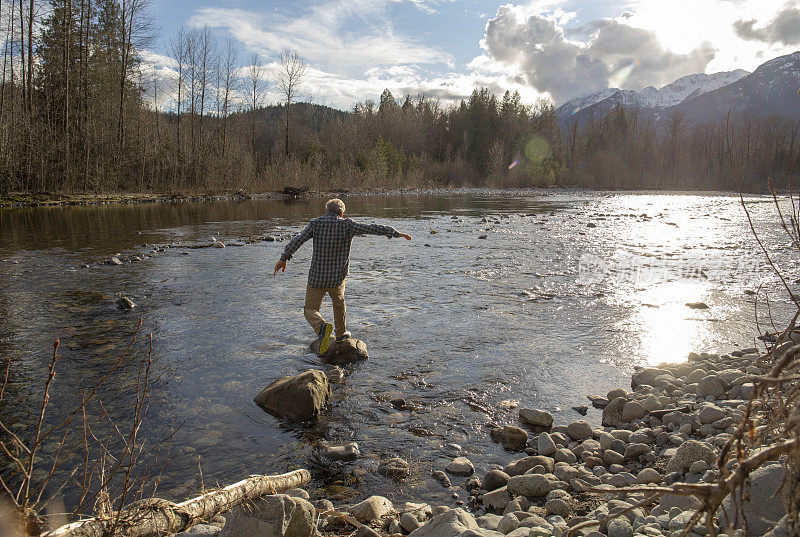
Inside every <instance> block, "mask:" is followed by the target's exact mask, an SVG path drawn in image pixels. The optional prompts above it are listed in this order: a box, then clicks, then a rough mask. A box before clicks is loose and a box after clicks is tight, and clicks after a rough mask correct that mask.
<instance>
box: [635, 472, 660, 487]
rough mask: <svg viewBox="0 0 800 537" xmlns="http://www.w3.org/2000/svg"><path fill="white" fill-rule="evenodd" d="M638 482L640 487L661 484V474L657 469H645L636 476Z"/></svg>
mask: <svg viewBox="0 0 800 537" xmlns="http://www.w3.org/2000/svg"><path fill="white" fill-rule="evenodd" d="M636 482H637V483H639V484H640V485H645V484H647V483H661V474H660V473H658V470H656V469H655V468H644V469H643V470H642V471H641V472H639V475H637V476H636Z"/></svg>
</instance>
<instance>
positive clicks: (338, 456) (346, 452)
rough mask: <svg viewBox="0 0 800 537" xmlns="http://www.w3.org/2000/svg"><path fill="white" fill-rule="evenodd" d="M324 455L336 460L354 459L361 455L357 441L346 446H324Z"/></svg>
mask: <svg viewBox="0 0 800 537" xmlns="http://www.w3.org/2000/svg"><path fill="white" fill-rule="evenodd" d="M322 455H323V456H324V457H327V458H329V459H333V460H335V461H354V460H356V459H357V458H359V457H360V456H361V451H359V449H358V444H357V443H356V442H350V443H349V444H346V445H344V446H324V448H323V450H322Z"/></svg>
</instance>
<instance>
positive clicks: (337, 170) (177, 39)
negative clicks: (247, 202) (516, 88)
mask: <svg viewBox="0 0 800 537" xmlns="http://www.w3.org/2000/svg"><path fill="white" fill-rule="evenodd" d="M0 25H2V28H0V32H3V35H4V36H5V39H4V41H3V45H2V46H3V50H2V52H3V57H2V59H0V62H2V65H3V69H2V81H1V82H0V84H1V85H0V193H9V192H61V193H71V192H74V193H103V192H141V193H179V194H188V193H224V192H231V191H242V192H249V193H253V192H269V191H274V190H278V189H282V188H283V187H285V186H293V187H297V188H305V187H308V188H311V189H312V190H365V189H378V188H399V187H404V188H417V187H448V186H488V187H553V186H584V187H590V188H602V189H670V190H736V189H737V184H736V182H735V180H734V177H733V176H732V174H731V164H733V166H734V169H735V170H737V173H736V176H737V178H738V179H739V183H740V184H739V185H738V187H740V188H741V189H743V190H746V191H756V192H760V191H765V190H767V188H768V184H769V182H770V181H773V182H774V184H775V185H776V187H778V188H781V187H782V186H784V185H785V184H786V180H787V177H788V176H789V174H790V173H794V174H795V175H796V174H797V172H798V170H797V167H798V165H797V161H798V159H797V158H796V157H797V156H798V148H797V146H796V143H795V142H796V141H797V139H798V135H800V119H797V118H791V119H787V118H781V117H767V118H759V117H752V116H750V115H748V114H740V115H737V116H734V117H732V118H731V119H730V121H726V119H725V118H720V119H719V121H717V122H707V123H702V124H698V123H695V122H693V121H692V120H691V118H689V117H685V116H683V115H681V114H680V113H678V112H673V113H671V114H668V115H667V116H666V117H663V118H654V117H653V116H652V114H643V113H640V111H638V110H627V109H625V108H622V107H619V106H618V107H617V108H615V109H613V110H611V111H610V112H609V113H608V114H606V115H605V116H604V117H597V118H590V119H589V120H587V121H585V122H583V123H581V124H579V123H578V122H572V123H570V122H563V121H561V122H560V121H559V120H558V118H557V117H556V113H555V107H554V105H553V103H552V102H550V101H546V100H542V101H539V102H537V103H535V104H532V105H530V104H525V103H523V102H521V99H520V96H519V94H517V93H513V94H512V93H509V92H506V93H505V94H503V95H495V94H493V93H492V92H491V91H490V90H489V89H487V88H484V87H479V88H475V89H474V91H473V92H472V94H471V95H470V96H469V97H468V98H465V99H463V100H461V101H460V102H459V103H457V104H450V103H448V104H445V103H442V102H441V101H439V100H437V99H433V98H430V97H427V96H425V95H402V96H394V95H392V93H391V92H390V91H389V90H388V89H387V90H384V92H383V93H382V94H381V96H380V98H379V100H378V101H377V102H375V101H370V100H368V101H364V102H359V103H356V104H355V105H354V106H353V108H352V110H349V111H346V112H345V111H340V110H335V109H332V108H328V107H324V106H320V105H315V104H311V103H307V102H302V97H303V95H304V91H305V90H307V89H309V88H308V86H309V85H310V84H311V81H310V80H309V77H308V74H307V67H308V66H307V64H306V62H305V60H304V59H303V58H302V57H301V56H300V55H298V54H297V52H294V51H289V50H287V51H284V52H283V53H281V54H280V57H278V58H259V57H258V56H257V55H253V56H251V57H249V58H247V59H246V60H243V59H240V58H239V57H238V55H237V51H236V49H235V47H234V46H233V44H232V43H231V42H230V41H227V42H222V41H221V40H219V39H217V38H215V36H214V35H213V34H212V32H211V31H210V30H209V29H208V28H193V29H188V30H181V31H180V32H179V33H178V34H177V35H175V36H173V37H172V38H171V39H170V40H169V46H168V49H169V50H168V51H167V55H168V56H170V58H171V59H172V65H173V72H172V80H171V81H170V84H169V87H168V89H167V90H165V89H164V87H163V86H159V84H158V83H157V80H156V79H155V78H154V77H153V76H152V73H150V72H149V71H148V70H147V69H145V68H144V62H143V59H142V54H141V52H142V51H144V50H146V47H148V46H149V45H151V44H152V43H153V42H154V40H155V37H156V30H155V26H154V24H153V21H152V19H151V14H150V6H149V5H148V4H147V1H146V0H52V1H47V2H45V1H43V0H2V1H0ZM268 85H269V86H271V87H273V88H275V89H277V90H278V91H279V93H280V95H281V96H282V99H281V100H280V102H273V103H268V102H265V94H266V89H267V86H268ZM165 91H166V92H168V93H169V95H166V96H165V95H164V94H163V93H164V92H165ZM159 92H161V94H159ZM159 102H162V103H163V102H167V103H169V105H167V106H162V107H161V108H159V105H158V103H159ZM729 148H730V151H729ZM729 154H730V155H732V158H730V159H729V157H728V155H729ZM792 156H794V157H795V158H794V160H792V159H791V158H790V157H792Z"/></svg>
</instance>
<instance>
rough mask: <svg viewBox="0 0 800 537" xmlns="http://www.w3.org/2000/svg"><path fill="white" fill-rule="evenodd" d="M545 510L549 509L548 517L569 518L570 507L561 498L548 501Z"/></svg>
mask: <svg viewBox="0 0 800 537" xmlns="http://www.w3.org/2000/svg"><path fill="white" fill-rule="evenodd" d="M544 508H545V509H547V514H548V515H559V516H567V515H568V514H569V505H568V504H567V502H565V501H564V500H563V499H561V498H553V499H552V500H547V501H546V502H545V503H544Z"/></svg>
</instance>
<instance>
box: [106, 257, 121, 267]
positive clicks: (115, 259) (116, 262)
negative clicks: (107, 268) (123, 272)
mask: <svg viewBox="0 0 800 537" xmlns="http://www.w3.org/2000/svg"><path fill="white" fill-rule="evenodd" d="M108 264H109V265H121V264H122V261H120V260H119V257H117V256H112V257H111V259H109V260H108Z"/></svg>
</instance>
